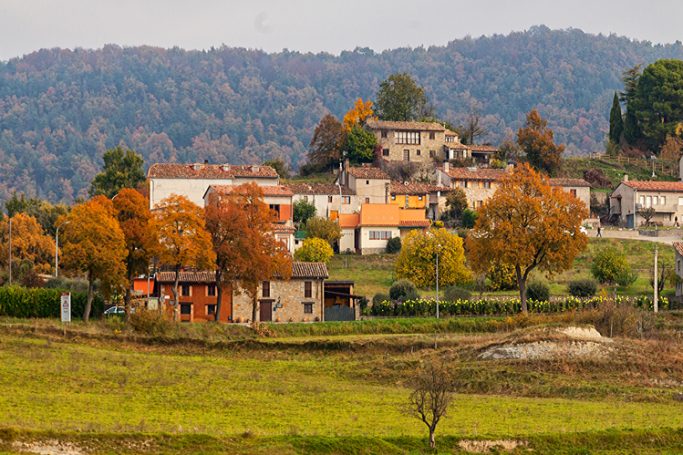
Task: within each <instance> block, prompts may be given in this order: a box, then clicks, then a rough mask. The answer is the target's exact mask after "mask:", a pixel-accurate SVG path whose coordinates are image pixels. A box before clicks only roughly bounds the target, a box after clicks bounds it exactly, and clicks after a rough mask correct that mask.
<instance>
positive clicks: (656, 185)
mask: <svg viewBox="0 0 683 455" xmlns="http://www.w3.org/2000/svg"><path fill="white" fill-rule="evenodd" d="M621 183H623V184H624V185H626V186H629V187H631V188H633V189H634V190H641V191H665V192H670V193H679V192H680V193H683V182H658V181H638V180H629V181H628V182H621Z"/></svg>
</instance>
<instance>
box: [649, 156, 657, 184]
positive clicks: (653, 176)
mask: <svg viewBox="0 0 683 455" xmlns="http://www.w3.org/2000/svg"><path fill="white" fill-rule="evenodd" d="M650 159H651V160H652V178H655V177H656V175H655V160H656V159H657V157H656V156H655V155H654V154H653V155H652V156H650Z"/></svg>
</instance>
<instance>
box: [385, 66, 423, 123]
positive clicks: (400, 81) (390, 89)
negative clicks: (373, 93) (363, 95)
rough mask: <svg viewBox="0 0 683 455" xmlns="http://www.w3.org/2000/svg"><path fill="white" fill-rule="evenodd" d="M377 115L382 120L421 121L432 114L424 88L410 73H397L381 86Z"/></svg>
mask: <svg viewBox="0 0 683 455" xmlns="http://www.w3.org/2000/svg"><path fill="white" fill-rule="evenodd" d="M375 106H376V113H377V115H378V116H379V118H380V119H382V120H398V121H411V120H421V119H422V118H424V117H428V116H429V115H430V114H431V107H430V106H429V105H428V103H427V96H426V95H425V91H424V89H423V88H422V87H420V86H419V85H418V84H417V83H416V82H415V80H414V79H413V78H412V76H410V74H408V73H396V74H392V75H391V76H389V77H388V78H387V79H386V80H385V81H383V82H382V83H381V84H380V85H379V90H378V92H377V102H376V103H375Z"/></svg>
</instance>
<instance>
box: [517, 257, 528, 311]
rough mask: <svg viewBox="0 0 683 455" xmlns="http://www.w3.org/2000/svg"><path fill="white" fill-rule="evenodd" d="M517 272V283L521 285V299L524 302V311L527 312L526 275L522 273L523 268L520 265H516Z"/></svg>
mask: <svg viewBox="0 0 683 455" xmlns="http://www.w3.org/2000/svg"><path fill="white" fill-rule="evenodd" d="M515 272H517V285H518V286H519V301H520V302H521V303H522V313H526V312H527V306H526V275H522V269H521V268H520V267H519V266H516V267H515Z"/></svg>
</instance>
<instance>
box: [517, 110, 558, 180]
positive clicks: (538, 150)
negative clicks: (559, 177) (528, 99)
mask: <svg viewBox="0 0 683 455" xmlns="http://www.w3.org/2000/svg"><path fill="white" fill-rule="evenodd" d="M517 143H518V144H519V146H520V147H521V148H522V150H523V151H524V152H526V157H527V160H528V161H529V163H530V164H531V165H532V166H533V167H535V168H536V169H539V170H542V171H544V172H547V173H548V174H550V175H555V174H556V173H557V171H559V169H560V166H561V164H562V152H563V151H564V145H557V144H555V141H554V139H553V131H552V130H551V129H550V128H548V122H547V120H545V119H543V118H541V116H540V114H539V113H538V111H537V110H536V109H533V110H532V111H531V112H529V113H528V114H527V116H526V124H525V126H524V128H520V129H519V131H518V132H517Z"/></svg>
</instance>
